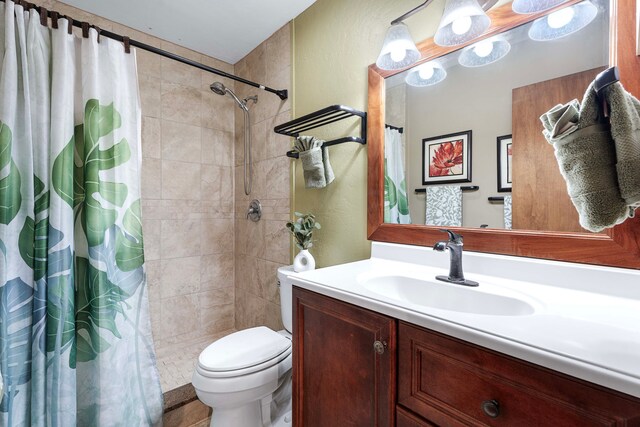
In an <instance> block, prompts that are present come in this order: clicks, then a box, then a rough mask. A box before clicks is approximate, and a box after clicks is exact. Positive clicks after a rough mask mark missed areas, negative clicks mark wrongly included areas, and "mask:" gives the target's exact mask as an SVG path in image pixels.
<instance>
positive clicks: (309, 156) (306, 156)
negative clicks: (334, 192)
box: [299, 147, 327, 188]
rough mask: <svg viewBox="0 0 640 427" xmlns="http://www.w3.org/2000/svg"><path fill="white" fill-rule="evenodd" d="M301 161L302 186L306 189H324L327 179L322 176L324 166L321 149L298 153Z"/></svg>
mask: <svg viewBox="0 0 640 427" xmlns="http://www.w3.org/2000/svg"><path fill="white" fill-rule="evenodd" d="M299 157H300V160H302V173H303V175H304V185H305V187H306V188H324V187H326V186H327V179H326V178H325V176H324V165H323V164H322V149H321V148H320V147H316V148H312V149H311V150H306V151H301V152H300V153H299Z"/></svg>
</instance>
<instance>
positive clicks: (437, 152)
mask: <svg viewBox="0 0 640 427" xmlns="http://www.w3.org/2000/svg"><path fill="white" fill-rule="evenodd" d="M430 151H431V152H432V157H431V162H429V176H430V177H436V176H448V175H459V174H461V173H462V162H463V141H462V140H461V139H458V140H455V141H449V142H443V143H441V144H438V145H437V146H435V147H431V150H430Z"/></svg>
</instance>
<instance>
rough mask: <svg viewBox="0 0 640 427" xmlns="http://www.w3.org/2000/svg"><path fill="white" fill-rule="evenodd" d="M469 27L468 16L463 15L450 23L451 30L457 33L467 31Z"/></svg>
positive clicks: (469, 18)
mask: <svg viewBox="0 0 640 427" xmlns="http://www.w3.org/2000/svg"><path fill="white" fill-rule="evenodd" d="M470 28H471V17H470V16H463V17H461V18H458V19H456V20H455V21H453V22H452V23H451V30H452V31H453V32H454V33H456V34H458V35H460V34H464V33H466V32H467V31H469V29H470Z"/></svg>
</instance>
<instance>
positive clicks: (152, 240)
mask: <svg viewBox="0 0 640 427" xmlns="http://www.w3.org/2000/svg"><path fill="white" fill-rule="evenodd" d="M142 232H143V236H144V259H145V261H153V260H157V259H160V235H161V221H160V220H157V219H146V218H144V217H143V218H142Z"/></svg>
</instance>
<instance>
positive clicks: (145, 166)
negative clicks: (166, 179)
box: [141, 157, 162, 199]
mask: <svg viewBox="0 0 640 427" xmlns="http://www.w3.org/2000/svg"><path fill="white" fill-rule="evenodd" d="M141 175H142V176H141V182H142V189H141V193H142V197H143V198H145V199H161V198H162V160H159V159H152V158H150V157H147V158H142V171H141Z"/></svg>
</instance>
